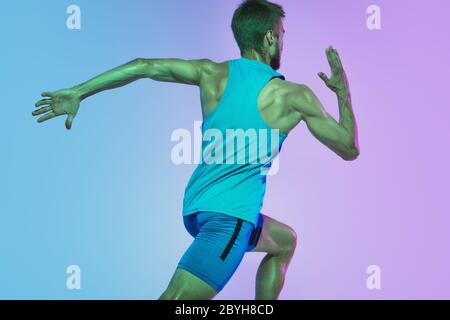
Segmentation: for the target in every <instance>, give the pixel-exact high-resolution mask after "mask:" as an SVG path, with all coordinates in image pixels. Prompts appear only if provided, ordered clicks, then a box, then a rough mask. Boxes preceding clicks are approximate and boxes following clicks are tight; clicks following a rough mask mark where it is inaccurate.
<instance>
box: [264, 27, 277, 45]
mask: <svg viewBox="0 0 450 320" xmlns="http://www.w3.org/2000/svg"><path fill="white" fill-rule="evenodd" d="M266 39H267V41H268V42H269V45H272V44H273V43H274V42H275V34H274V32H273V30H269V31H267V33H266Z"/></svg>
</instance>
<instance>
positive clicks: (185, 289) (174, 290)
mask: <svg viewBox="0 0 450 320" xmlns="http://www.w3.org/2000/svg"><path fill="white" fill-rule="evenodd" d="M216 294H217V292H216V290H214V288H212V287H211V286H210V285H209V284H207V283H206V282H204V281H203V280H201V279H200V278H198V277H197V276H195V275H193V274H192V273H190V272H188V271H187V270H184V269H180V268H177V269H176V270H175V273H174V275H173V276H172V279H171V280H170V283H169V286H168V287H167V289H166V290H165V291H164V292H163V294H162V295H161V296H160V297H159V300H211V299H212V298H214V297H215V296H216Z"/></svg>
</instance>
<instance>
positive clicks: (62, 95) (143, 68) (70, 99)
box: [32, 59, 213, 129]
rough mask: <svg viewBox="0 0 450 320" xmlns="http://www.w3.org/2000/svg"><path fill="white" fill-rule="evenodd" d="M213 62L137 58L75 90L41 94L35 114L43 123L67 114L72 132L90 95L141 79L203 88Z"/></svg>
mask: <svg viewBox="0 0 450 320" xmlns="http://www.w3.org/2000/svg"><path fill="white" fill-rule="evenodd" d="M212 63H213V62H212V61H211V60H208V59H200V60H183V59H135V60H133V61H130V62H128V63H126V64H124V65H121V66H119V67H117V68H114V69H112V70H109V71H107V72H105V73H102V74H100V75H98V76H96V77H94V78H92V79H91V80H89V81H86V82H84V83H81V84H79V85H76V86H74V87H72V88H68V89H62V90H58V91H55V92H44V93H42V96H43V97H45V98H44V99H41V100H39V101H38V102H37V103H36V105H35V106H36V107H41V108H40V109H37V110H35V111H33V113H32V115H33V116H36V115H41V114H43V116H41V117H40V118H39V119H38V120H37V122H43V121H46V120H49V119H52V118H54V117H56V116H60V115H63V114H67V119H66V128H67V129H70V128H71V127H72V122H73V119H74V118H75V116H76V114H77V112H78V109H79V105H80V102H81V101H82V100H84V99H86V98H87V97H89V96H91V95H94V94H96V93H98V92H101V91H104V90H109V89H113V88H117V87H121V86H124V85H126V84H128V83H130V82H133V81H135V80H138V79H141V78H150V79H153V80H157V81H165V82H176V83H183V84H190V85H200V82H201V81H202V79H203V75H204V73H205V70H206V69H207V67H208V66H209V65H210V64H212Z"/></svg>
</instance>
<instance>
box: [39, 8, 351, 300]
mask: <svg viewBox="0 0 450 320" xmlns="http://www.w3.org/2000/svg"><path fill="white" fill-rule="evenodd" d="M284 16H285V14H284V11H283V9H282V7H281V6H279V5H277V4H274V3H271V2H268V1H265V0H247V1H244V2H242V3H241V5H240V6H239V7H238V8H237V9H236V11H235V12H234V15H233V20H232V29H233V33H234V36H235V39H236V41H237V44H238V46H239V48H240V52H241V58H239V59H233V60H229V61H225V62H221V63H216V62H213V61H211V60H209V59H200V60H182V59H144V58H140V59H135V60H133V61H131V62H129V63H127V64H124V65H122V66H119V67H117V68H115V69H112V70H110V71H107V72H105V73H103V74H101V75H99V76H97V77H95V78H93V79H91V80H89V81H87V82H84V83H82V84H79V85H76V86H74V87H72V88H68V89H62V90H58V91H55V92H44V93H43V94H42V95H43V96H44V97H45V98H44V99H42V100H40V101H38V102H37V103H36V107H40V108H39V109H37V110H35V111H34V112H33V113H32V114H33V115H34V116H36V115H42V116H41V117H40V118H39V119H38V120H37V121H38V122H43V121H46V120H49V119H52V118H54V117H57V116H60V115H67V118H66V122H65V125H66V128H67V129H70V128H71V127H72V122H73V120H74V118H75V116H76V114H77V112H78V108H79V105H80V102H81V101H82V100H84V99H86V98H87V97H89V96H91V95H93V94H95V93H97V92H100V91H103V90H108V89H112V88H116V87H120V86H123V85H125V84H128V83H130V82H132V81H135V80H138V79H141V78H150V79H153V80H157V81H166V82H176V83H183V84H189V85H195V86H198V87H199V88H200V93H201V95H200V97H201V99H200V100H201V101H200V102H201V107H202V113H203V124H202V134H203V142H202V162H201V163H200V164H199V165H198V166H197V168H196V169H195V171H194V173H193V174H192V176H191V178H190V180H189V182H188V185H187V187H186V190H185V194H184V201H183V221H184V225H185V227H186V229H187V230H188V232H189V233H190V234H191V235H192V236H193V237H194V240H193V242H192V244H191V245H190V247H189V248H188V249H187V251H186V252H185V253H184V255H183V256H182V258H181V259H180V261H179V263H178V266H177V268H176V270H175V273H174V275H173V276H172V278H171V280H170V283H169V285H168V287H167V289H166V290H165V291H164V292H163V293H162V295H161V296H160V299H184V300H186V299H212V298H213V297H214V296H216V294H217V293H218V292H220V291H221V290H222V289H223V287H224V286H225V285H226V283H227V282H228V281H229V279H230V278H231V276H232V275H233V274H234V272H235V270H236V269H237V267H238V265H239V264H240V262H241V260H242V258H243V256H244V254H245V253H246V252H265V253H267V254H266V256H265V257H264V258H263V260H262V262H261V264H260V266H259V268H258V270H257V274H256V294H255V298H256V299H277V298H278V296H279V294H280V291H281V289H282V287H283V284H284V279H285V274H286V271H287V267H288V265H289V263H290V261H291V258H292V256H293V254H294V250H295V248H296V244H297V237H296V233H295V231H294V230H293V229H292V228H291V227H290V226H288V225H286V224H283V223H281V222H279V221H277V220H275V219H273V218H271V217H269V216H267V215H265V214H263V213H261V212H260V210H261V207H262V203H263V197H264V193H265V188H266V176H265V173H266V172H267V170H268V169H269V168H270V166H271V164H272V160H273V158H274V157H275V156H276V154H277V153H278V152H279V151H280V149H281V146H282V144H283V141H284V140H285V139H286V137H287V135H288V133H289V132H290V131H291V130H292V129H293V128H295V127H296V126H297V125H298V124H299V123H300V122H301V121H305V123H306V125H307V127H308V129H309V130H310V131H311V133H312V134H313V135H314V136H315V137H316V138H317V139H318V140H319V141H320V142H322V143H323V144H325V145H326V146H327V147H329V148H330V149H331V150H332V151H334V152H335V153H336V154H338V155H339V156H340V157H341V158H343V159H344V160H354V159H356V158H357V157H358V155H359V147H358V138H357V126H356V121H355V117H354V114H353V111H352V105H351V98H350V90H349V86H348V82H347V79H346V75H345V72H344V69H343V67H342V63H341V60H340V58H339V55H338V53H337V51H336V50H335V49H333V48H331V47H330V48H328V49H327V50H326V55H327V58H328V62H329V64H330V67H331V71H332V75H331V77H330V78H328V77H327V76H326V75H325V74H324V73H319V77H320V78H321V79H322V80H323V81H324V82H325V84H326V85H327V86H328V87H329V88H330V89H331V90H332V91H333V92H335V93H336V95H337V98H338V105H339V120H338V121H336V120H335V119H334V118H333V117H332V116H331V115H329V114H328V113H327V112H326V111H325V110H324V108H323V106H322V104H321V103H320V101H319V100H318V98H317V97H316V96H315V95H314V93H313V92H312V91H311V90H310V89H309V88H308V87H307V86H306V85H304V84H297V83H293V82H289V81H286V80H285V78H284V76H283V75H282V74H280V73H278V72H276V71H275V70H278V69H279V67H280V60H281V53H282V50H283V35H284V27H283V18H284ZM252 130H253V131H252ZM230 133H231V134H230ZM274 133H275V134H274ZM239 137H241V138H242V137H243V139H241V141H238V142H236V138H238V139H237V140H239ZM261 141H262V142H263V143H261ZM267 142H270V143H269V144H270V146H271V147H270V156H268V157H266V159H265V160H261V158H260V156H261V153H262V152H261V149H262V148H263V146H264V144H265V145H266V146H265V147H264V148H265V149H267ZM242 154H243V155H244V156H243V157H242ZM247 155H248V156H247ZM255 155H256V157H257V158H258V159H253V158H254V157H253V156H255ZM250 158H252V159H253V160H255V161H251V160H250Z"/></svg>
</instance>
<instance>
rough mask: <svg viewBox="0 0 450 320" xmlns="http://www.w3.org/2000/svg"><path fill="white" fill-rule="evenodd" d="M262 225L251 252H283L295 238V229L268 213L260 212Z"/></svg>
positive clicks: (277, 253)
mask: <svg viewBox="0 0 450 320" xmlns="http://www.w3.org/2000/svg"><path fill="white" fill-rule="evenodd" d="M261 215H262V218H263V221H264V223H263V227H262V230H261V234H260V236H259V239H258V242H257V244H256V246H255V247H254V248H253V249H252V250H251V252H267V253H270V254H273V255H279V254H281V253H283V250H284V248H286V247H289V246H290V245H291V243H292V241H293V240H294V239H296V234H295V231H294V230H293V229H292V228H291V227H290V226H288V225H287V224H284V223H282V222H280V221H277V220H275V219H273V218H271V217H269V216H268V215H265V214H262V213H261Z"/></svg>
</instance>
